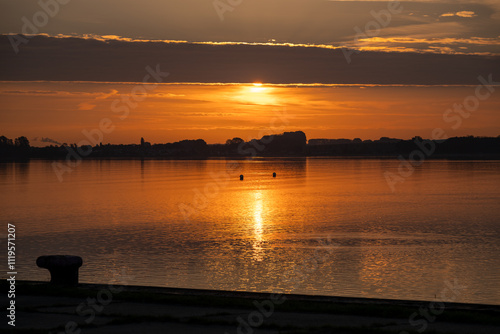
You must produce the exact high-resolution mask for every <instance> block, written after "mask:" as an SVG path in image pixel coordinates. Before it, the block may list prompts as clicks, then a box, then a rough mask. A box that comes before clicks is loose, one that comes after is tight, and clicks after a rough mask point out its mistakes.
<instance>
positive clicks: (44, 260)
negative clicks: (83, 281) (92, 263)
mask: <svg viewBox="0 0 500 334" xmlns="http://www.w3.org/2000/svg"><path fill="white" fill-rule="evenodd" d="M82 264H83V260H82V258H81V257H79V256H74V255H44V256H40V257H39V258H38V259H36V265H37V266H39V267H40V268H45V269H48V270H49V272H50V283H52V284H59V285H77V284H78V268H80V267H81V266H82Z"/></svg>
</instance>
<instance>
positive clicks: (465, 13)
mask: <svg viewBox="0 0 500 334" xmlns="http://www.w3.org/2000/svg"><path fill="white" fill-rule="evenodd" d="M451 16H458V17H467V18H470V17H475V16H477V15H476V13H474V12H473V11H470V10H463V11H460V12H456V13H444V14H441V15H440V17H451Z"/></svg>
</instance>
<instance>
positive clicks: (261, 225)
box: [0, 158, 500, 305]
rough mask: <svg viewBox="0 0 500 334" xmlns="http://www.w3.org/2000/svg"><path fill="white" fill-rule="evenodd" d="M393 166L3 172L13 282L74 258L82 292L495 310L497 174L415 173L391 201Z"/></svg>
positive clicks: (461, 170)
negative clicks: (164, 290)
mask: <svg viewBox="0 0 500 334" xmlns="http://www.w3.org/2000/svg"><path fill="white" fill-rule="evenodd" d="M398 167H399V161H397V160H375V159H371V160H361V159H360V160H357V159H316V158H304V159H302V158H297V159H279V158H270V159H256V160H252V161H248V160H245V161H241V160H240V161H237V163H236V164H234V161H229V160H228V161H225V160H201V161H172V160H146V161H141V160H93V161H83V162H82V164H81V165H80V166H78V167H76V168H74V170H73V171H72V172H71V173H65V174H64V175H63V182H59V181H58V178H57V176H56V174H55V173H54V170H53V168H52V162H50V161H31V162H30V163H4V164H0V189H1V195H0V196H1V203H2V204H1V212H2V215H1V218H0V219H1V220H2V221H3V222H4V225H5V226H6V225H7V223H12V224H15V225H16V230H17V233H16V248H17V264H18V265H17V271H18V273H19V274H18V279H27V280H48V278H49V276H48V272H46V270H44V269H40V268H37V267H36V265H35V260H36V258H37V257H38V256H40V255H45V254H75V255H80V256H82V257H83V258H84V266H83V267H82V268H81V271H80V273H81V274H80V277H81V281H82V282H87V283H109V282H114V283H117V282H118V283H126V284H130V285H150V286H167V287H182V288H202V289H223V290H241V291H260V292H263V291H281V292H287V293H297V294H314V295H335V296H352V297H373V298H395V299H413V300H434V299H436V298H437V299H439V298H440V295H441V293H442V292H443V291H444V290H445V289H446V288H447V286H448V285H447V283H446V282H452V283H457V284H459V285H460V286H462V287H465V288H463V289H460V290H459V291H460V292H459V294H458V295H457V296H456V300H455V301H457V302H466V303H485V304H497V305H498V304H500V291H499V290H498V286H500V260H499V259H500V222H499V214H498V212H500V201H499V199H500V162H495V161H437V160H435V161H426V162H425V163H424V164H423V165H422V166H420V167H418V168H417V169H416V170H415V172H414V173H413V174H412V175H411V176H410V177H408V178H406V179H405V182H403V183H399V184H397V185H396V191H395V192H392V191H391V189H390V187H389V186H388V184H387V182H386V179H385V178H384V172H386V171H391V172H397V169H398ZM273 172H276V173H277V177H276V178H273V177H272V173H273ZM240 174H243V175H244V181H240V180H239V175H240ZM5 236H6V230H5V232H4V236H3V238H4V240H5ZM0 267H1V270H2V272H3V273H4V274H2V275H5V272H6V271H7V270H6V264H5V263H2V265H1V266H0ZM447 296H448V297H450V294H447Z"/></svg>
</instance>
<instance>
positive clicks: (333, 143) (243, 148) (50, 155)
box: [0, 131, 500, 161]
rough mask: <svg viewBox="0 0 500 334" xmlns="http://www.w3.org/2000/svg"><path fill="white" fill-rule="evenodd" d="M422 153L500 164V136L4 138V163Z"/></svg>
mask: <svg viewBox="0 0 500 334" xmlns="http://www.w3.org/2000/svg"><path fill="white" fill-rule="evenodd" d="M419 150H420V151H423V152H424V153H425V154H426V156H427V158H450V159H453V158H457V159H467V158H471V159H472V158H473V159H500V136H498V137H473V136H467V137H454V138H449V139H446V140H424V139H422V138H421V137H414V138H413V139H411V140H402V139H396V138H387V137H382V138H380V139H379V140H373V141H372V140H361V139H359V138H355V139H353V140H351V139H310V140H309V143H307V138H306V135H305V133H304V132H302V131H296V132H285V133H282V134H277V135H269V136H263V137H262V138H260V139H252V140H249V141H244V140H243V139H241V138H239V137H235V138H232V139H228V140H227V141H226V142H225V143H224V144H211V145H209V144H207V143H206V142H205V141H204V140H202V139H197V140H182V141H179V142H175V143H167V144H151V143H148V142H146V141H144V139H143V138H141V141H140V144H129V145H123V144H120V145H111V144H105V145H103V144H99V145H96V146H94V147H92V146H81V147H78V146H77V145H76V144H71V145H67V144H63V145H51V146H46V147H32V146H30V143H29V140H28V139H27V138H26V137H24V136H21V137H18V138H16V139H14V140H12V139H9V138H7V137H5V136H1V137H0V161H12V160H26V159H29V158H40V159H66V158H68V157H69V158H71V159H75V158H77V159H79V158H113V157H116V158H127V157H130V158H147V157H151V158H175V159H177V158H178V159H183V158H190V159H192V158H198V159H204V158H208V157H252V156H360V157H397V156H399V155H402V156H404V157H408V156H410V155H411V154H414V152H415V151H419Z"/></svg>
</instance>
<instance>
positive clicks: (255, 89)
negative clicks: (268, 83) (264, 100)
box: [250, 82, 266, 93]
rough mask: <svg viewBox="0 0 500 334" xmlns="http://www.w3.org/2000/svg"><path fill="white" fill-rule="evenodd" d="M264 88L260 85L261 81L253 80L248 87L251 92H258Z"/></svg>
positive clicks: (264, 88)
mask: <svg viewBox="0 0 500 334" xmlns="http://www.w3.org/2000/svg"><path fill="white" fill-rule="evenodd" d="M265 90H266V87H264V86H263V85H262V83H261V82H254V84H253V87H250V91H251V92H252V93H259V92H263V91H265Z"/></svg>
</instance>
